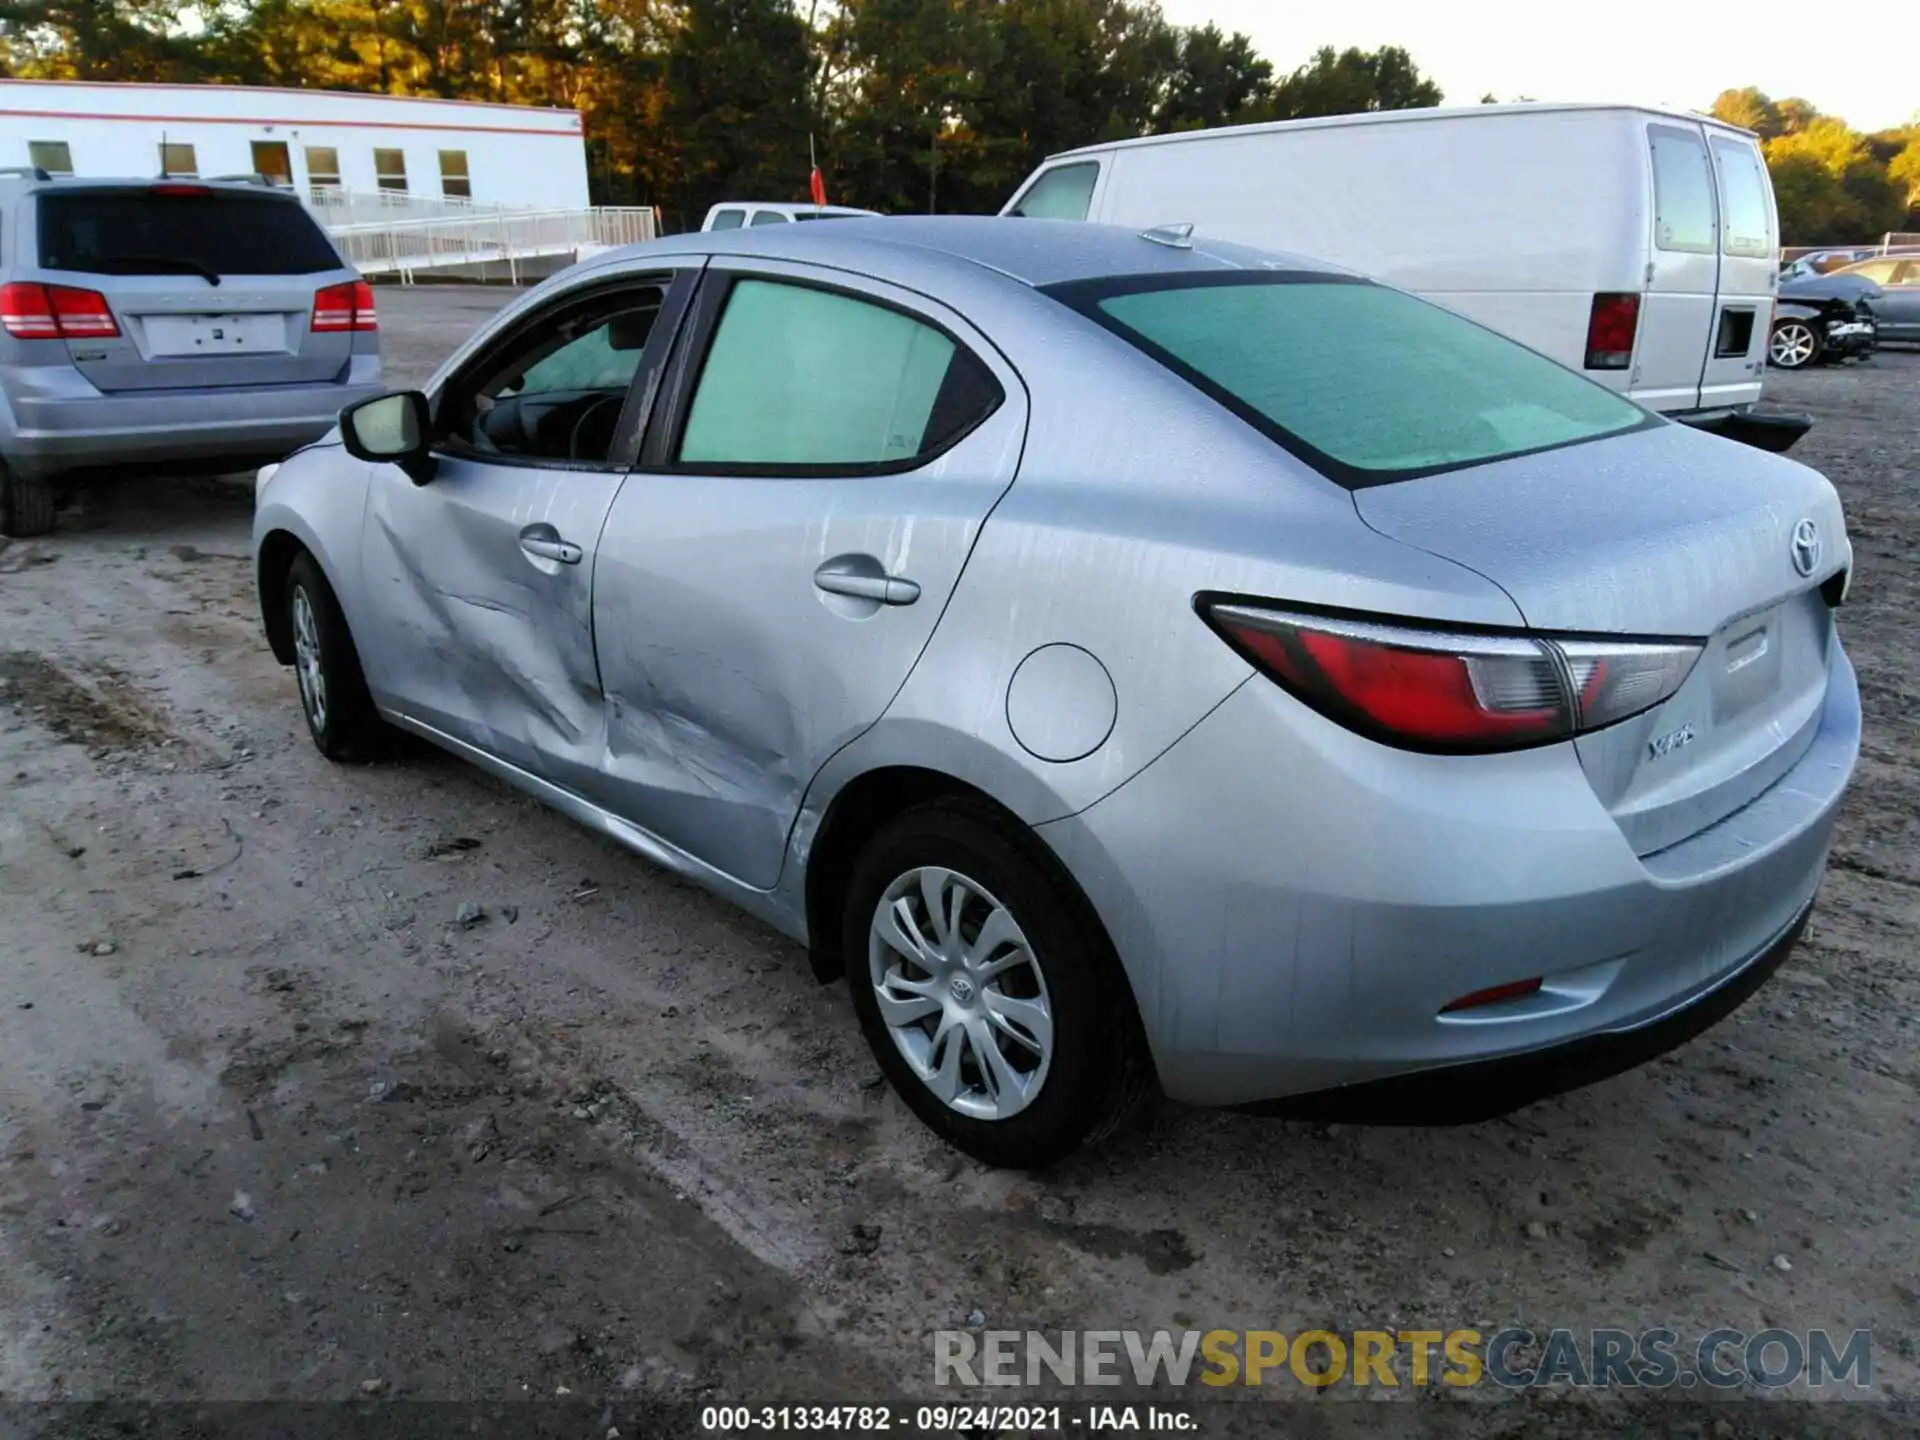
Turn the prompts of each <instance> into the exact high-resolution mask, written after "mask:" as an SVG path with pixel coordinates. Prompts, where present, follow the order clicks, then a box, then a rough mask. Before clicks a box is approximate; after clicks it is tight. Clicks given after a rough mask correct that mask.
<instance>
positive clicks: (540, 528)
mask: <svg viewBox="0 0 1920 1440" xmlns="http://www.w3.org/2000/svg"><path fill="white" fill-rule="evenodd" d="M520 548H521V549H522V550H524V551H526V552H527V554H529V555H537V556H538V557H539V558H540V559H542V560H557V561H559V562H560V563H561V564H562V565H578V564H579V563H580V562H581V561H582V560H583V559H585V558H586V554H587V552H586V551H584V550H582V549H581V548H580V547H579V546H578V545H576V544H574V543H573V542H572V541H571V540H562V539H561V538H560V532H559V531H557V530H555V529H554V528H553V527H552V526H551V525H529V526H528V527H527V528H526V529H524V530H522V531H521V532H520Z"/></svg>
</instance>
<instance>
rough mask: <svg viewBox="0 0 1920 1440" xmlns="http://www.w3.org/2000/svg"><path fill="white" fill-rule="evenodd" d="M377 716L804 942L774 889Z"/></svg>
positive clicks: (515, 769) (434, 735) (417, 726)
mask: <svg viewBox="0 0 1920 1440" xmlns="http://www.w3.org/2000/svg"><path fill="white" fill-rule="evenodd" d="M380 714H381V716H382V718H383V719H385V720H386V721H387V722H388V723H389V724H391V725H394V726H396V727H398V728H399V729H402V730H405V731H407V732H408V733H410V734H413V735H418V736H419V737H420V738H421V739H423V740H426V741H429V742H431V743H432V744H434V745H437V746H439V747H440V748H441V749H442V750H445V751H447V752H448V753H449V754H452V755H455V756H458V757H459V758H460V759H462V760H465V761H466V762H467V763H468V764H470V765H473V766H474V767H476V768H477V769H480V770H484V771H486V772H487V773H488V774H489V775H492V776H494V777H495V778H496V779H499V780H504V781H506V782H507V784H509V785H511V786H513V787H514V788H515V789H516V790H521V791H524V792H525V793H527V794H528V795H531V796H533V798H534V799H536V800H538V801H540V802H541V803H542V804H543V805H546V806H549V807H550V808H552V809H554V810H558V811H559V812H560V813H561V814H562V815H565V816H566V817H567V818H568V819H570V820H574V821H577V822H578V823H579V824H581V825H584V826H586V827H587V828H588V829H589V830H594V831H597V832H599V833H600V834H602V835H605V836H606V837H607V838H608V839H610V840H612V841H614V842H615V843H616V844H618V845H620V846H622V847H623V848H625V849H627V850H630V851H632V852H633V853H634V854H636V855H638V856H639V857H640V858H641V859H643V860H650V861H652V862H653V863H654V864H655V865H658V866H659V867H660V868H661V869H662V870H670V871H672V872H673V873H674V874H675V875H679V876H682V877H684V878H685V879H688V880H691V881H693V883H694V884H696V885H699V886H701V887H702V888H703V889H706V890H710V891H712V892H713V893H714V894H715V895H718V896H719V897H720V898H721V899H723V900H727V901H730V902H731V903H733V904H735V905H738V906H739V907H740V908H741V909H742V910H745V911H747V912H748V913H749V914H751V915H753V916H755V917H756V918H758V919H760V920H764V921H766V923H767V924H769V925H771V926H773V928H774V929H776V930H778V931H780V932H781V933H782V934H784V935H788V936H791V937H792V938H794V939H795V940H798V941H800V942H801V943H802V944H804V943H806V936H805V934H804V930H803V927H802V928H798V929H797V928H796V925H795V917H794V916H793V915H792V914H791V913H790V910H789V907H788V906H786V905H785V904H783V903H782V901H781V896H780V892H779V890H778V889H777V888H776V889H773V890H760V889H756V888H755V887H753V886H751V885H748V884H747V883H746V882H745V881H743V880H739V879H737V878H735V877H734V876H732V875H729V874H727V873H726V872H725V871H724V870H718V869H715V868H714V867H713V866H711V865H709V864H707V862H706V861H704V860H702V859H700V858H699V857H698V856H695V855H690V854H688V853H687V852H686V851H685V850H682V849H681V848H680V847H679V846H678V845H675V844H673V843H672V842H671V841H668V840H663V839H661V838H660V837H659V836H658V835H656V834H654V833H653V832H652V831H651V830H648V829H647V828H646V827H644V826H641V825H636V824H634V823H633V822H632V821H631V820H628V819H625V818H624V817H622V816H619V815H616V814H614V813H613V811H611V810H607V809H605V808H603V807H601V806H599V805H596V804H594V803H593V802H592V801H591V800H588V799H586V798H585V797H584V796H580V795H576V794H575V793H574V792H573V791H571V790H568V789H566V788H565V787H564V786H560V785H555V784H554V783H553V782H552V781H551V780H543V779H541V778H540V777H539V776H538V775H535V774H532V773H531V772H529V771H526V770H522V769H521V768H520V767H519V766H518V765H515V764H513V763H512V762H511V761H508V760H502V759H501V758H500V757H499V756H497V755H492V754H489V753H488V752H487V751H485V750H482V749H481V748H480V747H479V746H477V745H470V744H468V743H467V742H466V741H465V740H460V739H456V738H455V737H454V736H452V735H449V734H447V733H446V732H445V731H444V730H437V729H435V728H434V727H433V726H431V725H428V724H426V723H424V722H423V721H419V720H415V719H412V718H411V717H410V716H406V715H402V714H400V713H398V712H397V711H393V710H387V709H384V708H383V709H382V710H381V711H380Z"/></svg>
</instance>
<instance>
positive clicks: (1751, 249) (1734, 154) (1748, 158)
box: [1713, 140, 1773, 259]
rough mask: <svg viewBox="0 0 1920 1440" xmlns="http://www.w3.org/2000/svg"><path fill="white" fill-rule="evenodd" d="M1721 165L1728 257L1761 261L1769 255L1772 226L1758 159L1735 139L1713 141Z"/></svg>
mask: <svg viewBox="0 0 1920 1440" xmlns="http://www.w3.org/2000/svg"><path fill="white" fill-rule="evenodd" d="M1713 153H1714V157H1715V158H1716V159H1718V160H1719V162H1720V187H1721V193H1722V194H1723V195H1724V196H1725V199H1726V209H1727V213H1726V239H1725V241H1724V242H1723V243H1724V244H1725V246H1726V251H1727V254H1729V255H1751V256H1756V257H1759V258H1762V259H1764V258H1765V257H1766V256H1767V255H1769V254H1771V253H1772V250H1773V244H1772V238H1773V234H1772V232H1773V227H1772V225H1771V224H1770V223H1769V222H1768V218H1767V210H1768V208H1769V207H1768V205H1767V189H1766V185H1767V182H1766V180H1765V178H1764V177H1763V176H1762V175H1761V173H1760V157H1759V155H1758V154H1756V153H1755V151H1754V148H1753V147H1752V146H1751V145H1744V144H1741V143H1740V142H1739V141H1737V140H1715V141H1714V142H1713Z"/></svg>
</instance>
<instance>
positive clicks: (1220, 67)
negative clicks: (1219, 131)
mask: <svg viewBox="0 0 1920 1440" xmlns="http://www.w3.org/2000/svg"><path fill="white" fill-rule="evenodd" d="M1176 47H1177V48H1176V54H1175V59H1174V63H1173V71H1172V73H1171V74H1170V75H1169V76H1168V77H1167V85H1166V93H1165V94H1164V95H1163V96H1162V97H1161V100H1160V103H1159V104H1158V105H1157V106H1155V107H1154V113H1153V128H1154V129H1155V130H1156V131H1168V130H1199V129H1204V128H1207V127H1210V126H1215V125H1233V124H1238V123H1240V122H1242V121H1245V120H1249V119H1253V118H1257V117H1260V116H1263V115H1265V114H1269V113H1271V110H1272V104H1273V66H1272V64H1271V63H1269V62H1268V61H1266V60H1263V59H1261V58H1260V55H1259V53H1258V52H1257V51H1255V50H1254V48H1253V42H1252V41H1251V40H1249V39H1248V38H1247V37H1246V36H1245V35H1242V34H1240V33H1239V32H1238V31H1235V32H1234V33H1233V34H1231V35H1227V34H1223V33H1222V32H1221V31H1220V29H1219V28H1218V27H1217V26H1213V25H1205V26H1201V27H1199V28H1197V29H1188V30H1183V31H1181V32H1180V33H1179V37H1178V40H1177V42H1176Z"/></svg>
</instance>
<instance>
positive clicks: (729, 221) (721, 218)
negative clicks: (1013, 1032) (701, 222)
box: [708, 210, 747, 230]
mask: <svg viewBox="0 0 1920 1440" xmlns="http://www.w3.org/2000/svg"><path fill="white" fill-rule="evenodd" d="M746 218H747V212H746V211H744V210H717V211H715V212H714V216H713V224H712V225H711V226H709V227H708V228H709V229H713V230H738V229H739V228H740V225H741V222H742V221H744V220H745V219H746Z"/></svg>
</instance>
